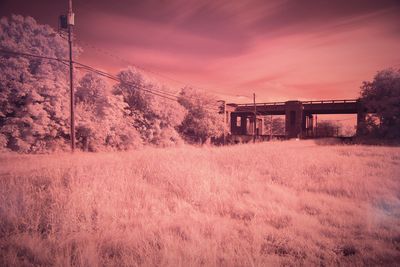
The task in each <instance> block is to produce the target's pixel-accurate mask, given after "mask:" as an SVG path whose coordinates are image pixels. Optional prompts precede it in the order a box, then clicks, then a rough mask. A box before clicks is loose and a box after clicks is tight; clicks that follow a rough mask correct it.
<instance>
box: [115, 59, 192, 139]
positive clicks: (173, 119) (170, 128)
mask: <svg viewBox="0 0 400 267" xmlns="http://www.w3.org/2000/svg"><path fill="white" fill-rule="evenodd" d="M118 77H119V79H120V80H121V82H119V83H118V84H116V85H115V86H114V90H113V93H114V94H115V95H117V96H121V97H122V98H123V100H124V101H125V103H126V104H127V105H128V109H129V112H130V117H131V118H132V119H133V121H134V126H135V127H136V129H137V130H138V131H139V132H140V134H141V136H142V138H143V140H144V141H145V142H146V143H150V144H154V145H158V146H170V145H174V144H179V143H181V138H180V137H179V135H178V133H177V131H176V129H177V127H178V126H179V125H180V124H181V123H182V120H183V118H184V116H185V114H186V112H185V110H184V108H183V107H182V106H180V105H179V104H178V103H177V102H174V101H172V100H170V99H166V98H163V97H160V96H156V95H154V94H152V93H151V92H153V91H163V92H169V93H171V92H170V91H169V89H168V88H166V87H165V86H164V87H162V86H160V85H158V84H157V83H155V82H152V81H150V80H149V79H148V78H146V77H145V76H144V75H143V74H142V73H141V72H139V71H138V70H137V69H136V68H132V67H129V68H128V69H126V70H123V71H121V72H119V74H118Z"/></svg>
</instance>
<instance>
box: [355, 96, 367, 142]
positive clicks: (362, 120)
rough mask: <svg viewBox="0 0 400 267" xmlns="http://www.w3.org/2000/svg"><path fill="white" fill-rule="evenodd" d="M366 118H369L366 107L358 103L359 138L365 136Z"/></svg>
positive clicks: (357, 132)
mask: <svg viewBox="0 0 400 267" xmlns="http://www.w3.org/2000/svg"><path fill="white" fill-rule="evenodd" d="M366 117H367V114H366V113H365V107H364V106H363V105H362V104H361V102H358V103H357V126H356V135H357V136H360V135H363V134H364V131H365V119H366Z"/></svg>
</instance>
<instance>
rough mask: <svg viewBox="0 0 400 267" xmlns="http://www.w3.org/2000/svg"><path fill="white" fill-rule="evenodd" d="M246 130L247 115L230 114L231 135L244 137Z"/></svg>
mask: <svg viewBox="0 0 400 267" xmlns="http://www.w3.org/2000/svg"><path fill="white" fill-rule="evenodd" d="M246 129H247V115H246V114H238V113H231V133H232V134H233V135H245V134H246Z"/></svg>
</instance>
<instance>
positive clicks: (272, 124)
mask: <svg viewBox="0 0 400 267" xmlns="http://www.w3.org/2000/svg"><path fill="white" fill-rule="evenodd" d="M263 133H264V134H265V135H269V134H271V133H272V135H285V119H284V118H282V117H272V120H271V116H266V117H264V131H263Z"/></svg>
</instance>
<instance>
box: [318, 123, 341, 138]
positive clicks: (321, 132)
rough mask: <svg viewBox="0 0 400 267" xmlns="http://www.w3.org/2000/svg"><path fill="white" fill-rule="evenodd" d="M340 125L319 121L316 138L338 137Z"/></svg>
mask: <svg viewBox="0 0 400 267" xmlns="http://www.w3.org/2000/svg"><path fill="white" fill-rule="evenodd" d="M340 129H341V125H340V124H339V123H337V122H333V121H319V122H318V124H317V126H316V129H315V132H316V136H317V137H333V136H338V135H339V132H340Z"/></svg>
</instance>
